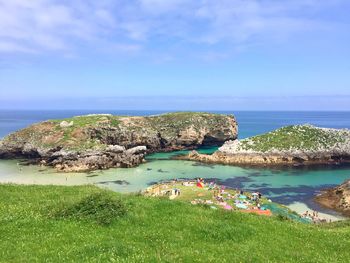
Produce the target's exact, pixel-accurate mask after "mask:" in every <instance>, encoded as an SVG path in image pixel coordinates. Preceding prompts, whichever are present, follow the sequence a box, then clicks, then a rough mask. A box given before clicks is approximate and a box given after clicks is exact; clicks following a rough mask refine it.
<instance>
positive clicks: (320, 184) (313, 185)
mask: <svg viewBox="0 0 350 263" xmlns="http://www.w3.org/2000/svg"><path fill="white" fill-rule="evenodd" d="M165 112H171V111H159V110H153V111H151V110H146V111H142V110H135V111H125V110H103V111H101V110H57V111H56V110H50V111H48V110H40V111H29V110H27V111H18V110H0V138H2V137H5V136H6V135H8V134H9V133H11V132H14V131H16V130H19V129H21V128H24V127H26V126H28V125H31V124H33V123H37V122H40V121H44V120H48V119H57V118H60V119H61V118H66V117H72V116H77V115H84V114H93V113H111V114H115V115H136V116H145V115H155V114H161V113H165ZM209 112H213V113H224V114H233V115H234V116H235V118H236V119H237V122H238V129H239V138H246V137H250V136H254V135H258V134H261V133H265V132H269V131H272V130H274V129H277V128H280V127H282V126H286V125H292V124H306V123H307V124H312V125H316V126H320V127H327V128H348V129H350V112H325V111H322V112H321V111H320V112H290V111H288V112H282V111H270V112H264V111H259V112H255V111H254V112H253V111H220V112H218V111H209ZM215 149H216V148H204V149H201V150H200V151H202V152H206V153H211V152H213V151H215ZM179 153H184V151H182V152H175V153H156V154H153V155H150V156H148V157H147V162H146V163H144V164H142V165H140V166H138V167H135V168H129V169H123V168H115V169H109V170H104V171H93V172H89V173H58V172H56V171H55V170H54V169H51V168H48V167H40V166H36V165H30V166H21V165H19V164H18V161H17V160H0V183H19V184H41V185H42V184H54V185H82V184H94V185H97V186H99V187H103V188H108V189H111V190H113V191H118V192H124V193H127V192H138V191H140V190H143V189H145V188H146V187H147V186H149V185H152V184H154V183H156V182H159V181H164V180H171V179H186V178H188V179H192V178H197V177H202V178H205V179H206V180H208V181H209V180H210V181H216V182H217V183H220V184H223V185H226V186H229V187H234V188H239V189H243V190H247V191H259V192H261V193H263V194H264V195H265V196H267V197H268V198H270V199H271V200H272V201H275V202H278V203H281V204H284V205H286V206H288V207H290V208H291V209H293V210H295V211H296V212H298V213H303V212H305V211H306V210H317V211H319V214H320V215H321V216H323V217H324V218H326V219H330V220H339V219H343V217H342V216H341V215H340V214H338V213H336V212H334V211H332V210H329V209H325V208H323V207H321V206H319V205H318V204H317V203H315V202H314V197H315V195H317V194H318V193H319V192H320V191H321V190H322V189H326V188H329V187H332V186H335V185H338V184H340V183H342V182H343V181H345V180H346V179H349V178H350V165H347V164H344V165H332V166H328V165H324V166H322V165H321V166H313V167H290V168H246V167H244V168H243V167H238V166H228V165H211V164H210V165H208V164H203V163H197V162H191V161H183V160H172V159H171V157H172V156H173V155H176V154H179Z"/></svg>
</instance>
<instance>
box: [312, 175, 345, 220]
mask: <svg viewBox="0 0 350 263" xmlns="http://www.w3.org/2000/svg"><path fill="white" fill-rule="evenodd" d="M315 200H316V201H317V202H318V203H320V204H321V205H323V206H325V207H327V208H331V209H334V210H336V211H339V212H341V213H342V214H344V215H346V216H350V180H347V181H345V182H344V183H342V184H341V185H339V186H337V187H335V188H331V189H327V190H324V191H322V193H321V194H319V195H318V196H316V198H315Z"/></svg>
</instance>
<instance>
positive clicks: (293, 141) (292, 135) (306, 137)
mask: <svg viewBox="0 0 350 263" xmlns="http://www.w3.org/2000/svg"><path fill="white" fill-rule="evenodd" d="M345 133H346V131H342V130H334V129H324V128H318V127H314V126H311V125H295V126H286V127H283V128H280V129H277V130H275V131H272V132H269V133H266V134H263V135H258V136H254V137H251V138H249V139H245V140H241V141H240V143H241V146H240V147H241V148H242V149H243V150H253V151H260V152H267V151H271V150H280V151H284V150H319V149H327V148H329V147H334V146H336V145H337V144H338V143H343V142H344V141H345V138H344V134H345ZM348 135H349V134H348Z"/></svg>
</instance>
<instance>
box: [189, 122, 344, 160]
mask: <svg viewBox="0 0 350 263" xmlns="http://www.w3.org/2000/svg"><path fill="white" fill-rule="evenodd" d="M183 158H184V159H190V160H195V161H202V162H210V163H222V164H232V165H308V164H328V163H340V162H350V131H349V130H347V129H343V130H337V129H326V128H318V127H314V126H311V125H295V126H287V127H283V128H281V129H278V130H276V131H273V132H270V133H266V134H263V135H259V136H255V137H251V138H248V139H244V140H231V141H227V142H226V143H225V144H224V145H223V146H222V147H220V148H219V150H218V151H216V152H215V153H214V154H212V155H204V154H198V153H197V152H195V151H194V152H191V153H190V154H189V155H188V156H186V157H183Z"/></svg>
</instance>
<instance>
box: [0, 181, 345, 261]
mask: <svg viewBox="0 0 350 263" xmlns="http://www.w3.org/2000/svg"><path fill="white" fill-rule="evenodd" d="M96 196H98V198H96ZM114 202H116V203H117V205H114ZM106 205H108V207H109V209H104V207H106ZM111 211H112V212H111ZM119 212H120V213H119ZM101 213H102V214H103V217H106V218H108V219H110V220H107V221H102V222H101V221H100V220H99V219H100V218H101ZM109 223H110V224H109ZM349 247H350V224H349V223H348V222H345V223H341V224H332V225H327V226H314V225H304V224H300V223H294V222H290V221H281V220H279V219H277V218H266V217H259V216H255V215H248V214H242V213H235V212H226V211H220V210H211V209H205V208H204V207H196V206H192V205H190V204H186V203H183V202H180V201H170V200H165V199H156V198H146V197H142V196H136V195H120V194H116V193H111V192H108V191H104V190H101V189H99V188H96V187H93V186H79V187H62V186H61V187H59V186H14V185H0V261H1V262H44V261H45V262H72V261H75V262H214V261H215V262H253V261H254V262H268V261H269V262H349V261H350V250H349V249H348V248H349Z"/></svg>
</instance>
